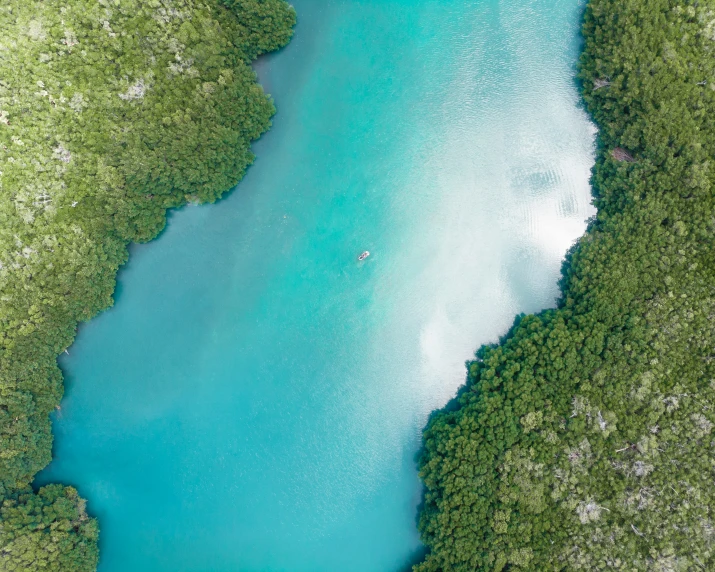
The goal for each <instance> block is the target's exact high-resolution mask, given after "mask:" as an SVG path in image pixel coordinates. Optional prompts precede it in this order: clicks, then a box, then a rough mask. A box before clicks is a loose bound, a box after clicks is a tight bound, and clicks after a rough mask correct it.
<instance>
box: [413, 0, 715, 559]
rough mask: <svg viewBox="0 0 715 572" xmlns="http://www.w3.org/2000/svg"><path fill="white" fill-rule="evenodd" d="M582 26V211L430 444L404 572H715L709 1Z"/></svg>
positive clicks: (713, 90) (614, 7) (589, 15)
mask: <svg viewBox="0 0 715 572" xmlns="http://www.w3.org/2000/svg"><path fill="white" fill-rule="evenodd" d="M583 31H584V37H585V46H584V52H583V55H582V58H581V66H580V67H581V72H580V76H581V80H582V82H583V94H584V98H585V101H586V104H587V106H588V109H589V111H590V112H591V114H592V116H593V117H594V119H595V121H596V122H597V123H598V125H599V127H600V137H599V151H598V157H597V162H596V166H595V167H594V171H593V178H592V182H593V192H594V197H595V203H596V206H597V207H598V216H597V218H596V219H595V220H594V221H593V222H592V224H591V225H590V227H589V230H588V232H587V233H586V234H585V236H584V237H583V238H582V239H581V240H580V241H579V243H578V245H577V246H576V247H575V248H574V249H573V250H572V252H571V253H570V254H569V256H568V257H567V263H566V264H565V265H564V278H563V283H562V287H563V296H562V299H561V301H560V303H559V307H558V309H556V310H550V311H546V312H544V313H542V314H540V315H537V316H527V317H525V318H523V319H522V320H521V321H520V323H519V324H518V325H517V326H516V327H515V328H514V330H513V332H512V333H511V335H510V337H509V338H508V339H507V340H506V341H505V342H504V343H502V344H501V345H499V346H493V347H486V348H482V349H481V350H480V351H479V352H478V353H477V357H476V360H475V361H473V362H471V363H470V365H469V376H468V382H467V386H466V388H465V390H464V391H463V393H462V394H461V396H460V398H459V406H458V408H456V410H452V411H444V412H441V413H439V414H437V415H436V416H435V417H434V419H433V420H432V421H431V423H430V424H429V426H428V428H427V429H426V431H425V435H424V439H425V443H424V444H425V449H424V453H423V456H422V459H421V464H420V468H421V475H422V478H423V479H424V482H425V484H426V487H427V492H426V499H425V507H424V510H423V512H422V515H421V520H420V530H421V533H422V537H423V539H424V541H425V542H426V543H427V545H428V546H429V547H430V549H431V552H430V554H429V555H428V556H427V558H426V560H425V561H424V562H423V563H422V564H420V565H418V566H416V567H415V570H416V571H417V572H428V571H445V572H446V571H465V572H466V571H473V570H507V569H510V570H605V569H615V570H654V571H656V570H657V571H670V570H672V571H676V570H683V571H685V570H712V569H715V515H714V514H713V512H712V511H713V510H714V509H713V507H715V485H714V484H713V483H714V482H715V432H714V431H713V429H714V428H715V257H714V256H713V252H715V250H714V247H715V240H714V236H715V234H714V233H715V212H714V209H713V207H714V206H715V197H714V196H713V183H714V182H715V179H714V178H715V172H714V170H713V169H714V167H715V2H713V0H707V1H699V2H695V1H688V0H686V1H683V2H676V1H674V0H591V1H590V3H589V5H588V8H587V11H586V15H585V22H584V28H583Z"/></svg>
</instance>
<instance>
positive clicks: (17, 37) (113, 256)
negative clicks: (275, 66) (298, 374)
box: [0, 0, 295, 570]
mask: <svg viewBox="0 0 715 572" xmlns="http://www.w3.org/2000/svg"><path fill="white" fill-rule="evenodd" d="M294 23H295V12H294V10H293V9H292V8H291V7H290V6H289V5H288V4H287V3H286V2H284V1H283V0H204V1H200V0H69V1H67V0H4V1H3V2H1V3H0V503H2V509H1V510H0V569H3V570H35V569H38V570H39V569H42V570H91V569H93V568H94V566H95V564H96V558H97V556H96V546H95V544H94V543H95V542H96V536H97V532H96V524H93V521H91V519H87V517H86V514H85V512H84V505H83V504H82V501H80V500H79V499H78V498H77V494H76V492H75V491H74V490H73V489H70V488H67V489H62V487H59V488H58V487H55V486H52V487H46V488H45V489H42V490H41V491H39V493H38V494H37V495H33V494H32V492H31V491H29V490H28V489H27V487H28V485H29V484H30V482H31V481H32V479H33V477H34V475H35V473H37V471H39V470H40V469H42V468H43V467H44V466H45V465H47V463H48V462H49V461H50V458H51V445H52V435H51V432H50V420H49V413H50V412H51V411H52V409H53V408H54V407H56V406H57V405H58V403H59V400H60V397H61V394H62V375H61V372H60V370H59V368H58V367H57V363H56V357H57V355H58V354H59V353H60V352H62V351H63V350H64V349H65V348H67V347H68V346H69V345H70V344H71V343H72V340H73V339H74V335H75V329H76V326H77V323H78V322H81V321H85V320H88V319H89V318H91V317H92V316H93V315H95V314H96V313H97V312H99V311H100V310H102V309H104V308H107V307H108V306H110V305H111V303H112V293H113V291H114V283H115V282H114V281H115V274H116V271H117V269H118V267H119V266H120V265H121V264H123V263H124V262H125V260H126V257H127V245H128V243H129V242H130V241H146V240H150V239H151V238H153V237H154V236H156V234H157V233H158V232H159V231H160V230H161V229H162V228H163V226H164V223H165V216H166V209H168V208H171V207H177V206H180V205H182V204H184V203H186V202H187V201H196V202H203V201H214V200H216V199H217V198H218V197H219V196H220V195H221V194H222V193H224V192H225V191H227V190H228V189H230V188H231V187H233V186H234V185H235V184H236V183H237V182H238V181H239V180H240V179H241V177H242V176H243V174H244V172H245V170H246V168H247V167H248V165H249V164H250V163H251V162H252V160H253V155H252V154H251V151H250V149H249V146H250V143H251V141H252V140H254V139H256V138H257V137H258V136H259V135H260V134H261V133H262V132H263V131H265V130H266V129H267V128H268V126H269V124H270V117H271V115H272V114H273V113H274V107H273V104H272V102H271V100H270V98H268V97H267V96H266V95H265V94H264V93H263V90H262V89H261V87H260V86H259V85H258V84H257V83H256V77H255V74H254V72H253V71H252V69H251V67H250V62H251V60H252V59H254V58H256V57H257V56H258V55H259V54H261V53H264V52H267V51H270V50H275V49H277V48H279V47H280V46H283V45H284V44H285V43H286V42H287V41H288V40H289V39H290V36H291V34H292V28H293V25H294ZM2 499H5V500H4V502H3V501H2ZM70 561H71V562H74V563H75V564H73V565H72V566H70V565H68V564H67V563H68V562H70Z"/></svg>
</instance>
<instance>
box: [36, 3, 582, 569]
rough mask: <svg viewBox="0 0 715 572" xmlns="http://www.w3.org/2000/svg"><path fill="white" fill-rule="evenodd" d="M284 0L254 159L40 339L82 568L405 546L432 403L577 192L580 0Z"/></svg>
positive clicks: (200, 565) (552, 269)
mask: <svg viewBox="0 0 715 572" xmlns="http://www.w3.org/2000/svg"><path fill="white" fill-rule="evenodd" d="M295 6H296V8H297V10H298V13H299V25H298V28H297V32H296V36H295V39H294V41H293V42H292V43H291V44H290V46H289V47H288V48H287V49H285V50H284V51H282V52H281V53H279V54H276V55H272V56H270V57H268V58H267V59H265V60H263V61H261V62H260V63H259V64H258V65H257V69H258V71H259V74H260V77H261V81H262V82H263V83H264V85H265V86H266V88H267V90H268V91H269V92H270V93H272V94H273V96H274V97H275V99H276V103H277V106H278V109H279V113H278V115H277V116H276V117H275V120H274V126H273V129H272V130H271V131H270V132H269V133H268V134H267V135H266V136H265V137H264V138H263V139H261V141H259V142H258V143H257V144H256V145H255V152H256V154H257V156H258V159H257V162H256V164H255V166H254V167H252V168H251V170H250V172H249V174H248V176H247V177H246V179H245V180H244V181H243V182H242V183H241V184H240V185H239V187H238V189H237V190H236V191H234V192H233V193H232V194H231V195H229V196H228V197H227V198H226V199H225V200H223V201H221V202H219V203H218V204H215V205H211V206H201V207H187V208H185V209H182V210H180V211H178V212H175V213H172V215H171V217H170V220H169V225H168V228H167V230H166V232H165V233H164V234H163V235H162V236H161V237H160V238H159V239H158V240H157V241H155V242H153V243H151V244H148V245H141V246H135V247H133V248H132V252H131V259H130V262H129V264H128V265H127V266H126V267H125V268H124V269H123V270H122V271H121V273H120V276H119V287H118V292H117V304H116V306H115V307H114V308H113V309H112V310H110V311H108V312H105V313H104V314H102V315H101V316H99V317H98V318H96V319H95V320H93V321H92V322H90V323H89V324H87V325H85V326H83V327H82V328H81V329H80V334H79V336H78V338H77V342H76V343H75V344H74V346H73V347H72V348H71V349H70V354H71V355H70V356H69V357H67V356H64V357H63V359H62V360H61V364H62V367H63V369H64V371H65V373H66V379H67V390H66V395H65V398H64V401H63V403H62V409H61V411H60V412H59V413H58V414H57V416H56V417H55V420H54V428H55V433H56V441H55V461H54V462H53V463H52V465H51V466H50V467H49V468H48V469H47V470H46V471H44V472H43V473H42V475H41V476H40V477H39V479H38V483H44V482H48V481H62V482H66V483H71V484H74V485H76V486H77V487H78V488H79V490H80V492H81V493H82V495H84V496H85V497H87V498H88V499H89V507H90V510H91V512H92V513H93V514H94V515H96V516H97V517H99V519H100V523H101V527H102V534H101V550H102V557H101V564H100V570H101V572H126V571H127V570H132V571H133V572H143V571H147V572H148V571H151V572H162V571H166V572H169V571H171V572H179V571H232V572H233V571H278V570H285V571H291V572H292V571H306V572H308V571H310V572H316V571H330V572H334V571H360V572H364V571H377V572H381V571H385V572H388V571H395V572H403V571H404V570H406V569H407V568H408V567H409V564H410V563H411V562H412V561H413V560H414V559H415V558H417V557H419V555H420V553H421V550H422V547H421V545H420V542H419V539H418V535H417V531H416V525H415V519H416V511H417V505H418V503H419V501H420V495H421V488H420V483H419V480H418V478H417V474H416V467H415V454H416V452H417V450H418V448H419V443H420V431H421V429H422V427H423V426H424V424H425V422H426V420H427V417H428V415H429V412H430V411H431V410H432V409H434V408H436V407H440V406H442V405H444V404H445V403H446V402H447V401H448V400H449V398H450V397H451V396H452V395H454V393H455V391H456V389H457V387H458V386H459V385H460V384H461V383H462V381H463V379H464V361H465V360H466V359H468V358H469V357H470V356H471V355H472V353H473V350H474V349H475V348H476V347H477V346H478V345H480V344H482V343H485V342H492V341H495V340H496V339H497V338H498V336H499V335H500V334H502V333H503V332H504V331H506V329H507V328H508V327H509V325H510V324H511V322H512V320H513V317H514V315H515V314H517V313H519V312H529V311H536V310H539V309H541V308H544V307H548V306H551V305H553V304H554V299H555V296H556V295H557V289H556V281H557V278H558V272H559V265H560V260H561V257H562V256H563V253H564V252H565V251H566V249H567V248H568V246H569V245H570V244H571V242H572V241H573V240H574V239H575V238H576V237H577V236H578V235H579V234H581V233H582V232H583V229H584V228H585V223H584V219H586V218H587V217H588V216H589V215H590V214H591V207H590V206H589V189H588V174H589V168H590V165H591V163H592V158H593V157H592V156H593V136H594V130H593V127H592V126H591V124H590V123H589V121H588V119H587V117H586V115H585V114H584V112H583V111H582V110H581V109H580V108H579V100H578V96H577V90H576V87H575V84H574V80H573V75H574V66H575V62H576V57H577V53H578V28H579V19H580V15H581V10H582V3H581V2H580V1H579V0H476V1H469V0H431V1H428V0H383V1H377V0H375V1H356V0H342V1H326V0H295ZM366 249H367V250H370V252H371V253H372V256H370V258H368V259H367V260H366V261H365V262H363V263H358V262H357V261H356V257H357V255H358V254H359V253H360V252H361V251H363V250H366Z"/></svg>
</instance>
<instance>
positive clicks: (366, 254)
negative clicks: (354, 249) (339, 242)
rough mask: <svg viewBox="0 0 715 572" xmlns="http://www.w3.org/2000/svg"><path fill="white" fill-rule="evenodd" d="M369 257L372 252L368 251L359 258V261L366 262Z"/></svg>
mask: <svg viewBox="0 0 715 572" xmlns="http://www.w3.org/2000/svg"><path fill="white" fill-rule="evenodd" d="M368 256H370V252H369V251H367V250H366V251H365V252H363V253H362V254H361V255H360V256H358V260H365V259H366V258H367V257H368Z"/></svg>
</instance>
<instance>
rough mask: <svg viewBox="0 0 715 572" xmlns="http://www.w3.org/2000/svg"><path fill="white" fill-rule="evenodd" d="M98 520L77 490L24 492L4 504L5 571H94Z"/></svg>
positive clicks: (0, 524) (0, 518) (0, 512)
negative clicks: (91, 513)
mask: <svg viewBox="0 0 715 572" xmlns="http://www.w3.org/2000/svg"><path fill="white" fill-rule="evenodd" d="M97 534H98V529H97V521H96V520H94V519H92V518H89V517H88V516H87V512H86V511H85V501H84V500H83V499H81V498H80V497H79V495H78V494H77V491H76V490H75V489H73V488H72V487H63V486H61V485H50V486H47V487H44V488H42V489H40V491H39V492H38V493H37V494H34V493H33V492H32V491H24V492H22V493H20V494H18V495H16V496H15V497H13V498H10V499H5V500H4V501H3V503H2V506H0V546H1V547H2V551H0V570H7V571H8V572H11V571H18V572H20V571H23V572H24V571H26V570H61V571H63V572H64V571H67V572H70V571H71V572H90V571H92V570H94V569H95V568H96V567H97V556H98V550H97Z"/></svg>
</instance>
